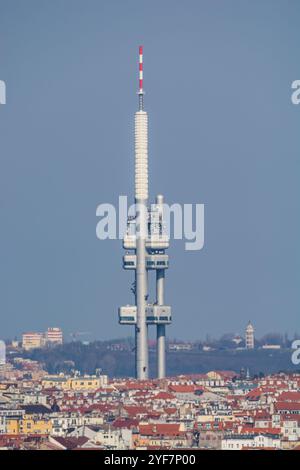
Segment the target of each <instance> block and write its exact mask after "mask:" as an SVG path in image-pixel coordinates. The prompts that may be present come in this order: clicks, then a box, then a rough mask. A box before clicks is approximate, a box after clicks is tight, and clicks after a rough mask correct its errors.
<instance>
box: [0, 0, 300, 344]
mask: <svg viewBox="0 0 300 470" xmlns="http://www.w3.org/2000/svg"><path fill="white" fill-rule="evenodd" d="M299 14H300V3H299V1H298V0H294V1H292V0H290V1H283V0H282V1H277V0H264V1H261V0H251V1H245V0H244V1H240V0H239V1H238V0H236V1H231V0H226V1H216V0H215V1H212V0H207V1H203V0H201V1H200V0H197V1H192V0H189V1H187V2H182V1H174V0H172V1H166V0H165V1H153V0H152V1H151V2H148V1H142V0H139V1H132V0H127V1H121V0H119V1H116V0H112V1H100V0H98V1H96V0H88V1H87V0H80V1H78V0H65V1H58V0H54V1H51V2H49V0H27V1H26V2H24V1H16V0H0V79H1V80H5V82H6V85H7V104H6V105H5V106H1V107H0V129H1V130H0V156H1V171H0V210H1V212H0V213H1V232H0V240H1V260H0V282H1V295H0V315H1V329H0V336H1V337H6V336H13V335H15V334H18V335H19V334H20V333H21V332H22V331H24V330H32V329H33V330H43V329H45V328H46V327H47V326H49V325H53V326H54V325H58V326H62V328H63V329H64V330H65V331H66V333H67V334H68V333H69V332H71V331H90V332H92V333H93V335H92V337H97V338H110V337H117V336H124V335H127V334H132V328H126V327H121V326H119V325H118V322H117V307H118V305H122V304H125V303H130V302H131V300H132V297H131V294H130V290H129V289H130V282H131V281H132V278H131V275H130V274H129V273H126V272H124V271H123V270H122V268H121V257H122V255H123V252H122V248H121V243H120V242H119V241H106V242H103V241H102V242H100V241H99V240H97V239H96V236H95V227H96V223H97V219H96V216H95V211H96V206H97V205H98V204H99V203H101V202H110V203H116V202H117V200H118V196H119V194H128V195H129V196H130V197H133V118H134V112H135V111H136V109H137V96H136V90H137V50H138V49H137V48H138V45H139V44H140V43H141V44H143V45H144V62H145V64H144V70H145V80H144V82H145V89H146V97H145V107H146V109H147V111H148V112H149V120H150V184H151V194H152V196H154V195H155V194H156V193H157V192H162V193H163V194H164V195H165V198H166V201H168V202H170V203H173V202H194V203H195V202H199V203H204V204H205V210H206V213H205V216H206V219H205V225H206V227H205V231H206V232H205V248H204V249H203V250H202V251H199V252H186V251H184V244H183V242H175V243H173V245H172V248H171V249H170V250H169V254H170V256H171V263H170V264H171V268H170V270H169V272H168V273H167V284H166V300H167V302H168V303H170V304H171V305H172V307H173V312H174V313H173V325H172V326H171V327H170V328H169V329H168V333H169V336H171V337H181V338H191V339H193V338H199V337H204V336H205V335H206V333H210V334H211V335H215V336H217V335H219V334H221V333H223V332H230V331H233V332H242V331H243V329H244V327H245V325H246V323H247V321H248V320H249V319H251V320H252V321H253V324H254V326H255V327H256V329H257V333H258V335H261V334H263V333H265V332H267V331H282V332H284V331H288V332H289V333H293V332H294V331H295V330H298V331H299V330H300V328H299V307H300V305H299V304H300V302H299V281H300V279H299V272H300V271H299V235H300V233H299V232H300V230H299V213H300V211H299V209H300V208H299V205H300V198H299V150H300V140H299V120H300V106H298V107H297V106H293V105H292V104H291V99H290V96H291V83H292V81H293V80H295V79H300V68H299V39H300V34H299V18H300V16H299Z"/></svg>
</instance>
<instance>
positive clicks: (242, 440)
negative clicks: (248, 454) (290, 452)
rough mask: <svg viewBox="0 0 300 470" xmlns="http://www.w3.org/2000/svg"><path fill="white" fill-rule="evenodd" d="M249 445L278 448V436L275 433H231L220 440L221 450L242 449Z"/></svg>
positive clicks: (249, 446)
mask: <svg viewBox="0 0 300 470" xmlns="http://www.w3.org/2000/svg"><path fill="white" fill-rule="evenodd" d="M251 447H253V448H256V449H257V448H260V449H264V448H273V449H280V437H279V435H276V434H275V435H268V434H233V435H230V436H225V437H224V439H222V442H221V449H222V450H242V449H244V448H251Z"/></svg>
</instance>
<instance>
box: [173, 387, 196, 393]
mask: <svg viewBox="0 0 300 470" xmlns="http://www.w3.org/2000/svg"><path fill="white" fill-rule="evenodd" d="M195 388H196V387H195V385H170V386H169V390H170V391H171V392H174V393H194V391H195Z"/></svg>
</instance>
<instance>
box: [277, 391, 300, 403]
mask: <svg viewBox="0 0 300 470" xmlns="http://www.w3.org/2000/svg"><path fill="white" fill-rule="evenodd" d="M278 401H290V402H299V403H300V392H282V393H281V394H280V395H279V397H278Z"/></svg>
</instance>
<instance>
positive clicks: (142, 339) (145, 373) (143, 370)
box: [136, 201, 149, 380]
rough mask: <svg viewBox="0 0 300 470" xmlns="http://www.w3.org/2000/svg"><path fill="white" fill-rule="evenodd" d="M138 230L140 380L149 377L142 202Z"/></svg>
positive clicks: (139, 202)
mask: <svg viewBox="0 0 300 470" xmlns="http://www.w3.org/2000/svg"><path fill="white" fill-rule="evenodd" d="M137 210H138V218H139V228H138V233H137V237H136V306H137V324H136V377H137V378H138V379H140V380H144V379H147V378H148V377H149V370H148V369H149V364H148V361H149V359H148V331H147V330H148V328H147V323H146V297H147V274H146V248H145V239H146V230H147V229H146V227H147V219H146V218H147V207H146V204H145V202H144V201H138V205H137Z"/></svg>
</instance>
